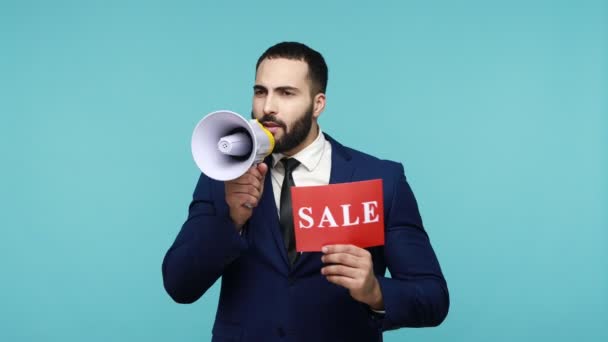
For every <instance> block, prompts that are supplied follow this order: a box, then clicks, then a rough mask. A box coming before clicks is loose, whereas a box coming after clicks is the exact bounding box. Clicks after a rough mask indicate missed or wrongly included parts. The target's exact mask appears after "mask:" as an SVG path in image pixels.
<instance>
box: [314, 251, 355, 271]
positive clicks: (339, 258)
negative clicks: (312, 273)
mask: <svg viewBox="0 0 608 342" xmlns="http://www.w3.org/2000/svg"><path fill="white" fill-rule="evenodd" d="M321 261H322V262H323V263H325V264H340V265H346V266H350V267H355V268H362V267H363V262H362V259H361V258H359V257H356V256H354V255H352V254H348V253H334V254H325V255H324V256H322V257H321Z"/></svg>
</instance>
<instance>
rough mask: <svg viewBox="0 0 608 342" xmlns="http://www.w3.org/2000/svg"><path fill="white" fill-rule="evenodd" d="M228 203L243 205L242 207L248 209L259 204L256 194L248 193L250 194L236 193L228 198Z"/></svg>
mask: <svg viewBox="0 0 608 342" xmlns="http://www.w3.org/2000/svg"><path fill="white" fill-rule="evenodd" d="M228 201H229V203H228V205H229V206H231V207H234V206H241V207H245V208H248V209H253V208H255V207H257V206H258V202H259V201H258V199H257V198H256V197H254V196H251V195H248V194H236V196H233V197H231V198H228ZM249 207H251V208H249Z"/></svg>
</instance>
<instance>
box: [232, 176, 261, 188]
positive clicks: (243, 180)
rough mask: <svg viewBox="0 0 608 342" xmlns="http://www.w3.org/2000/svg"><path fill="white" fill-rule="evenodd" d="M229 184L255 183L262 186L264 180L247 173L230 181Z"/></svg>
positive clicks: (259, 186)
mask: <svg viewBox="0 0 608 342" xmlns="http://www.w3.org/2000/svg"><path fill="white" fill-rule="evenodd" d="M228 184H229V185H253V186H255V187H256V188H261V186H262V182H261V181H260V180H259V179H258V178H257V177H256V176H255V175H252V174H250V173H246V174H244V175H242V176H241V177H239V178H237V179H235V180H232V181H230V182H228Z"/></svg>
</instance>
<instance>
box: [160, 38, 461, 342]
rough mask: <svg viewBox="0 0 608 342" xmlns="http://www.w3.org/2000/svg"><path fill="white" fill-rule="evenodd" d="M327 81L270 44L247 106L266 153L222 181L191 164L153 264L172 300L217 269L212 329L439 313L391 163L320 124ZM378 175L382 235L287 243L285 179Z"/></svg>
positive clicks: (394, 320)
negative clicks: (184, 212) (176, 224)
mask: <svg viewBox="0 0 608 342" xmlns="http://www.w3.org/2000/svg"><path fill="white" fill-rule="evenodd" d="M326 86H327V66H326V64H325V61H324V59H323V57H322V56H321V55H320V54H319V53H318V52H316V51H314V50H312V49H310V48H309V47H307V46H306V45H303V44H299V43H293V42H285V43H279V44H277V45H275V46H273V47H271V48H269V49H268V50H267V51H266V52H264V54H263V55H262V56H261V57H260V58H259V60H258V63H257V65H256V77H255V85H254V87H253V90H254V94H253V112H252V116H253V117H254V118H256V119H258V120H259V121H260V122H261V123H262V124H263V125H264V126H265V127H266V128H267V129H268V130H269V131H270V132H271V133H272V134H273V135H274V137H275V140H276V146H275V149H274V151H273V154H272V156H271V157H268V158H266V160H265V162H264V163H261V164H259V165H257V166H253V167H252V168H251V169H250V170H249V171H248V172H247V173H246V174H244V175H243V176H241V177H239V178H238V179H235V180H233V181H229V182H225V183H222V182H218V181H214V180H211V179H210V178H208V177H207V176H205V175H204V174H202V175H201V176H200V179H199V181H198V184H197V187H196V189H195V191H194V196H193V200H192V202H191V204H190V208H189V215H188V219H187V220H186V222H185V223H184V225H183V227H182V229H181V231H180V233H179V234H178V236H177V238H176V240H175V242H174V243H173V245H172V246H171V248H170V249H169V250H168V251H167V254H166V256H165V259H164V261H163V268H162V271H163V280H164V286H165V289H166V290H167V292H168V293H169V295H170V296H171V297H172V298H173V299H174V300H175V301H176V302H178V303H192V302H194V301H196V300H197V299H198V298H200V297H201V296H202V295H203V294H204V293H205V291H206V290H207V289H209V287H211V286H212V285H213V283H214V282H215V281H216V280H217V279H218V278H220V277H222V286H221V293H220V299H219V304H218V309H217V314H216V319H215V324H214V327H213V341H381V340H382V331H384V330H388V329H396V328H399V327H423V326H436V325H438V324H440V323H441V322H442V321H443V320H444V318H445V316H446V315H447V312H448V307H449V297H448V289H447V285H446V281H445V279H444V277H443V275H442V272H441V269H440V266H439V263H438V261H437V258H436V256H435V254H434V252H433V249H432V247H431V245H430V242H429V239H428V236H427V234H426V232H425V230H424V228H423V226H422V221H421V218H420V215H419V212H418V207H417V204H416V200H415V199H414V195H413V194H412V192H411V190H410V187H409V186H408V184H407V182H406V180H405V175H404V172H403V167H402V165H401V164H399V163H395V162H391V161H383V160H379V159H377V158H375V157H372V156H369V155H366V154H364V153H361V152H358V151H355V150H353V149H350V148H348V147H345V146H343V145H341V144H340V143H338V142H337V141H336V140H334V139H332V138H331V137H330V136H329V135H327V134H324V133H323V132H322V131H321V129H320V127H319V124H318V118H319V116H320V115H321V113H322V112H323V110H324V109H325V103H326V96H325V90H326ZM379 178H381V179H382V180H383V192H384V199H383V200H384V222H385V245H384V246H380V247H374V248H367V249H363V248H358V247H355V246H352V245H330V246H325V247H324V248H323V252H319V253H300V254H299V253H296V252H295V250H294V242H293V221H292V220H293V218H292V217H291V214H290V211H291V199H290V198H289V191H284V189H289V186H291V185H294V184H295V186H307V185H324V184H330V183H345V182H352V181H361V180H369V179H379ZM387 267H388V269H389V271H390V273H391V276H392V277H391V278H388V277H386V276H385V272H386V268H387Z"/></svg>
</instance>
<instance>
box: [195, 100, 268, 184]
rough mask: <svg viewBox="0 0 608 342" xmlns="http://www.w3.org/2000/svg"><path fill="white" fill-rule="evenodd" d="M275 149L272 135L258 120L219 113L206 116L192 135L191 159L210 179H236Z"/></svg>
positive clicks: (223, 112)
mask: <svg viewBox="0 0 608 342" xmlns="http://www.w3.org/2000/svg"><path fill="white" fill-rule="evenodd" d="M273 149H274V136H273V135H272V133H270V131H268V130H267V129H266V128H265V127H264V126H262V124H260V122H259V121H257V120H255V119H252V120H246V119H245V118H243V117H242V116H240V115H239V114H237V113H235V112H231V111H228V110H220V111H216V112H212V113H209V114H207V115H206V116H205V117H204V118H202V119H201V121H199V122H198V124H197V125H196V127H195V128H194V132H193V133H192V157H194V162H195V163H196V165H197V166H198V168H199V169H200V170H201V171H202V172H203V173H204V174H206V175H207V176H208V177H209V178H213V179H215V180H219V181H228V180H233V179H236V178H238V177H240V176H242V175H243V174H245V172H247V170H249V168H250V167H251V166H253V165H256V164H259V163H261V162H262V161H263V160H264V158H266V156H268V155H269V154H270V153H272V150H273Z"/></svg>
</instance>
